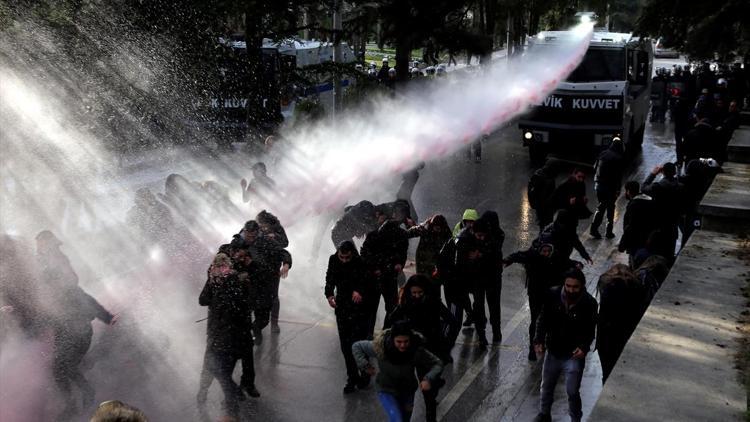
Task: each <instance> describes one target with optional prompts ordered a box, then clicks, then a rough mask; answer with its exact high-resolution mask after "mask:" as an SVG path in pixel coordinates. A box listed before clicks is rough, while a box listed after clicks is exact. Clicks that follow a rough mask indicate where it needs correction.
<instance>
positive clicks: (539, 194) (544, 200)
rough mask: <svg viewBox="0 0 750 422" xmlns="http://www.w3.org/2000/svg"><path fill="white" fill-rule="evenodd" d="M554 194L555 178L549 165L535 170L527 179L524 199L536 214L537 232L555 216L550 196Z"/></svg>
mask: <svg viewBox="0 0 750 422" xmlns="http://www.w3.org/2000/svg"><path fill="white" fill-rule="evenodd" d="M554 192H555V176H554V174H553V172H552V167H551V166H550V164H549V163H547V164H545V165H544V167H541V168H539V169H537V170H536V171H535V172H534V174H532V175H531V179H529V183H528V186H527V188H526V197H527V198H528V200H529V206H530V207H531V209H533V210H534V211H535V212H536V220H537V223H538V224H539V232H541V231H542V230H544V228H545V227H547V225H548V224H549V223H551V222H552V218H553V217H554V215H555V209H554V208H555V207H554V204H553V203H552V195H553V194H554Z"/></svg>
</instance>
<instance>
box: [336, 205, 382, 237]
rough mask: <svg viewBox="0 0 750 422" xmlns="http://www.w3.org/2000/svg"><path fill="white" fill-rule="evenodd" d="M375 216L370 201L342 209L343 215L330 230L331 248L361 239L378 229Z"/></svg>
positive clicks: (373, 207)
mask: <svg viewBox="0 0 750 422" xmlns="http://www.w3.org/2000/svg"><path fill="white" fill-rule="evenodd" d="M378 226H379V224H378V219H377V217H376V216H375V205H373V204H372V202H370V201H360V202H358V203H356V204H354V205H350V206H347V207H346V208H344V215H342V216H341V218H339V219H338V220H337V221H336V223H335V224H334V225H333V229H331V240H332V241H333V246H334V247H338V246H339V245H340V244H341V242H343V241H345V240H352V239H353V238H355V237H363V236H365V235H367V233H370V232H371V231H373V230H376V229H377V228H378Z"/></svg>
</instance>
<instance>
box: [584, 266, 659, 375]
mask: <svg viewBox="0 0 750 422" xmlns="http://www.w3.org/2000/svg"><path fill="white" fill-rule="evenodd" d="M597 290H598V291H599V300H600V301H601V305H600V306H599V320H598V328H597V336H596V349H597V351H598V352H599V359H600V360H601V363H602V383H605V382H607V378H609V374H611V373H612V369H614V367H615V364H616V363H617V359H618V358H619V357H620V353H622V350H623V349H624V348H625V345H626V344H627V342H628V339H629V338H630V335H631V334H633V331H635V327H636V326H638V322H639V321H640V320H641V316H642V315H643V312H644V311H645V310H646V309H645V307H644V304H646V303H647V302H646V301H645V294H646V290H645V289H644V287H643V284H641V282H640V280H638V278H636V276H635V274H633V272H632V271H631V270H630V268H629V267H628V266H627V265H625V264H615V265H614V266H613V267H612V268H610V269H609V270H607V272H605V273H604V274H602V275H601V277H599V283H598V284H597Z"/></svg>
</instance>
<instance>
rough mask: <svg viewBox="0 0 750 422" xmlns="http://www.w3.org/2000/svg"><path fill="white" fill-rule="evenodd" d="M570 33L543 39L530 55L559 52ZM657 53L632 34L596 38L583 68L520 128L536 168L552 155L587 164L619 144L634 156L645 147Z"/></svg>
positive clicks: (605, 34) (522, 121)
mask: <svg viewBox="0 0 750 422" xmlns="http://www.w3.org/2000/svg"><path fill="white" fill-rule="evenodd" d="M569 34H570V33H569V32H567V31H546V32H541V33H539V34H538V35H537V36H536V37H534V38H533V39H532V40H530V42H529V49H530V51H532V52H533V50H534V49H543V48H555V46H556V43H559V42H562V41H563V40H564V38H565V37H567V36H569ZM653 56H654V53H653V47H652V43H651V41H650V40H647V39H639V38H638V37H633V36H632V35H631V34H625V33H612V32H594V34H593V37H592V40H591V44H590V45H589V48H588V50H587V52H586V55H585V56H584V58H583V61H582V62H581V64H580V65H578V67H577V68H576V69H575V70H574V71H573V73H571V74H570V75H569V76H568V78H567V79H566V80H565V81H564V82H561V83H560V84H559V85H558V86H557V89H555V91H554V92H553V93H552V94H551V95H550V96H549V97H547V98H546V99H544V100H543V101H542V103H541V104H538V105H536V106H534V107H533V108H532V109H531V110H530V111H529V112H528V113H526V114H525V115H523V116H522V117H521V119H520V120H519V122H518V127H519V129H520V130H521V137H522V140H523V143H524V145H525V146H527V147H528V148H529V157H530V158H531V162H532V164H535V165H540V164H542V163H543V162H544V161H545V159H546V157H547V156H548V155H550V154H554V155H555V156H557V157H559V158H562V159H575V160H585V161H588V160H590V159H591V158H595V157H596V155H597V154H598V153H599V152H600V151H601V150H603V149H605V148H608V147H609V145H610V144H611V143H612V140H613V139H614V138H620V139H622V141H623V142H624V143H625V149H626V151H627V152H629V153H633V152H634V151H637V150H638V149H639V148H640V146H641V144H642V143H643V132H644V130H645V127H646V116H647V115H648V110H649V97H650V92H651V68H652V64H653Z"/></svg>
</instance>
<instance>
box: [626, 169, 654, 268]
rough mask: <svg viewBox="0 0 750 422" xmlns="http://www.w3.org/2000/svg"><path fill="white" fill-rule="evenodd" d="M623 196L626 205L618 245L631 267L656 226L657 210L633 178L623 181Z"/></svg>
mask: <svg viewBox="0 0 750 422" xmlns="http://www.w3.org/2000/svg"><path fill="white" fill-rule="evenodd" d="M625 198H627V200H628V205H627V207H626V208H625V215H624V216H623V219H622V221H623V223H622V237H621V238H620V243H619V245H618V247H617V248H618V250H619V251H620V252H627V253H628V257H629V262H630V265H631V267H632V265H633V257H634V256H635V254H636V252H638V250H639V249H641V248H644V247H645V246H646V241H647V240H648V237H649V235H650V234H651V232H652V231H654V229H656V227H657V223H658V219H657V218H656V215H657V210H656V208H655V207H654V201H653V200H652V199H651V197H650V196H648V195H646V194H643V193H641V185H640V183H638V182H637V181H635V180H631V181H629V182H627V183H625Z"/></svg>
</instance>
